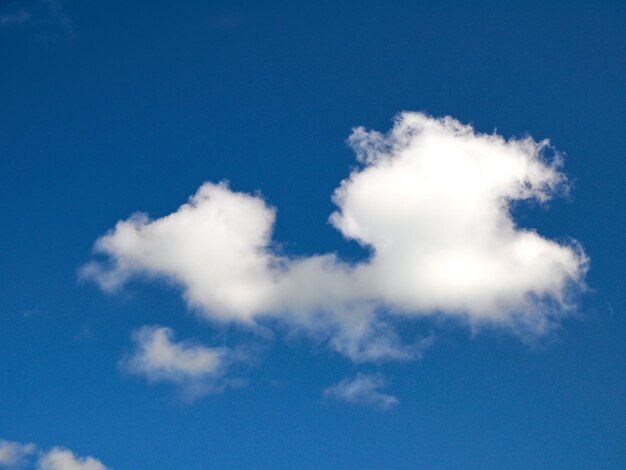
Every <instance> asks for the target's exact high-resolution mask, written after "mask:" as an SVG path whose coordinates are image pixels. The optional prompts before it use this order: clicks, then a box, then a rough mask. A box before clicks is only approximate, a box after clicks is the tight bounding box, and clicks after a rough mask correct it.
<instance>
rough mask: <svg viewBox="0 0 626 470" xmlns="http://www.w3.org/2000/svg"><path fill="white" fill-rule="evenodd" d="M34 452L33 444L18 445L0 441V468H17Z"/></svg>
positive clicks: (17, 443)
mask: <svg viewBox="0 0 626 470" xmlns="http://www.w3.org/2000/svg"><path fill="white" fill-rule="evenodd" d="M35 450H36V446H35V444H20V443H19V442H11V441H5V440H3V439H0V467H6V468H19V467H20V466H22V465H23V464H24V461H25V459H26V458H27V457H28V456H30V455H32V454H33V453H34V452H35Z"/></svg>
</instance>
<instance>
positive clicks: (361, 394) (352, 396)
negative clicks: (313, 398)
mask: <svg viewBox="0 0 626 470" xmlns="http://www.w3.org/2000/svg"><path fill="white" fill-rule="evenodd" d="M384 386H385V379H384V377H383V376H382V375H380V374H362V373H358V374H357V375H356V377H354V378H353V379H343V380H342V381H341V382H339V383H337V384H335V385H333V386H332V387H329V388H327V389H326V390H324V396H325V397H326V398H331V399H333V400H340V401H345V402H346V403H350V404H353V405H363V406H372V407H374V408H378V409H381V410H388V409H390V408H393V407H394V406H396V405H398V404H399V403H400V402H399V401H398V399H397V398H396V397H394V396H393V395H387V394H384V393H381V392H380V391H379V390H380V389H381V388H383V387H384Z"/></svg>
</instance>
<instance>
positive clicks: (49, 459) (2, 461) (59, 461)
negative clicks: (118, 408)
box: [0, 439, 107, 470]
mask: <svg viewBox="0 0 626 470" xmlns="http://www.w3.org/2000/svg"><path fill="white" fill-rule="evenodd" d="M37 455H38V456H39V459H38V460H37V462H36V468H37V469H38V470H107V467H106V466H105V465H104V464H103V463H102V462H100V461H99V460H98V459H95V458H93V457H78V456H76V455H75V454H74V453H73V452H72V451H70V450H68V449H64V448H62V447H54V448H52V449H50V450H49V451H46V452H44V451H42V450H39V449H37V446H36V445H35V444H21V443H19V442H11V441H5V440H2V439H0V467H5V468H13V469H17V468H24V467H25V466H26V465H27V464H28V468H34V467H33V464H34V462H33V460H34V459H35V457H36V456H37Z"/></svg>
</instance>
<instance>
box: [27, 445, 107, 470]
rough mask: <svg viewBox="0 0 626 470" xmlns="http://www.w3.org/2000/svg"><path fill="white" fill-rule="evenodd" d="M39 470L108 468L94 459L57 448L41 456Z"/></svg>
mask: <svg viewBox="0 0 626 470" xmlns="http://www.w3.org/2000/svg"><path fill="white" fill-rule="evenodd" d="M37 468H38V470H107V467H106V466H105V465H104V464H103V463H102V462H100V461H99V460H98V459H95V458H93V457H77V456H76V455H74V453H73V452H72V451H70V450H67V449H63V448H60V447H55V448H54V449H52V450H50V451H49V452H46V453H45V454H43V455H42V456H41V458H40V459H39V462H38V463H37Z"/></svg>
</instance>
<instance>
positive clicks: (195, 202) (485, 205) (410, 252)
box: [81, 113, 587, 361]
mask: <svg viewBox="0 0 626 470" xmlns="http://www.w3.org/2000/svg"><path fill="white" fill-rule="evenodd" d="M349 143H350V145H351V146H352V148H353V149H354V150H355V152H356V154H357V160H358V162H359V165H360V166H359V167H358V168H357V169H355V170H354V171H353V172H352V173H351V174H350V175H349V177H348V178H346V179H345V180H344V181H342V182H341V184H340V185H339V187H338V188H337V189H336V191H335V192H334V194H333V201H334V202H335V204H336V205H337V210H336V212H334V213H333V214H332V215H331V216H330V223H331V224H332V225H333V226H334V227H335V228H336V229H337V230H339V231H340V232H341V233H342V234H343V235H344V237H345V238H347V239H351V240H356V241H357V242H359V243H360V244H361V245H362V246H364V247H366V248H367V249H369V250H370V252H371V256H370V257H369V258H368V259H366V260H364V261H362V262H359V263H347V262H344V261H342V260H341V259H339V258H338V257H337V256H336V255H335V254H332V253H331V254H322V255H316V256H310V257H287V256H284V255H282V254H280V253H279V252H278V251H277V250H276V249H275V244H274V242H273V240H272V230H273V226H274V222H275V218H276V210H275V209H274V208H273V207H270V206H269V205H268V204H267V203H266V202H265V201H264V200H263V198H262V196H260V195H250V194H245V193H240V192H235V191H233V190H231V189H230V188H229V186H228V185H227V184H226V183H219V184H214V183H205V184H203V185H202V186H201V187H200V189H199V190H198V191H197V192H196V194H195V195H193V196H192V197H191V198H190V200H189V201H188V202H187V203H186V204H183V205H182V206H181V207H180V208H179V209H178V210H177V211H176V212H174V213H172V214H170V215H168V216H165V217H162V218H159V219H155V220H153V219H150V218H149V217H148V216H147V215H145V214H135V215H133V216H131V217H130V218H129V219H127V220H122V221H120V222H118V223H117V225H116V226H115V227H114V228H113V229H112V230H111V231H110V232H109V233H107V234H106V235H104V236H103V237H101V238H100V239H98V240H97V242H96V243H95V252H96V253H97V254H98V255H99V256H104V259H102V258H100V259H99V260H98V259H96V260H93V261H91V262H90V263H88V264H87V265H86V266H84V267H83V268H82V270H81V275H82V276H83V277H85V278H90V279H92V280H94V281H96V282H97V283H98V284H99V285H100V286H101V288H102V289H104V290H106V291H115V290H117V289H119V288H120V287H122V286H123V285H124V283H126V282H127V281H128V280H129V279H131V278H136V277H144V278H164V279H167V280H168V281H170V282H171V283H172V284H173V285H176V286H178V287H179V288H181V289H182V292H183V295H184V298H185V300H186V301H187V303H188V304H189V305H190V307H192V308H193V309H194V310H196V311H198V312H200V313H201V314H202V315H204V316H206V317H207V318H211V319H214V320H218V321H227V322H239V323H243V324H248V325H256V324H258V323H259V322H261V321H263V320H264V319H268V318H272V319H279V320H280V321H282V322H284V323H286V324H288V325H290V326H292V327H294V328H302V329H304V330H306V331H309V332H312V333H313V334H316V335H320V334H321V335H325V336H326V337H327V338H328V343H329V344H330V345H331V346H332V347H333V348H335V349H336V350H338V351H340V352H342V353H344V354H345V355H347V356H348V357H351V358H352V359H355V360H357V361H358V360H380V359H410V358H414V357H419V355H420V354H421V351H422V350H423V347H424V345H425V344H428V342H426V343H424V341H423V340H420V339H419V338H416V339H414V340H413V341H408V342H405V341H404V340H403V339H401V338H400V337H399V335H398V334H397V328H396V327H395V323H396V322H397V321H400V320H401V321H406V320H410V319H415V318H418V317H421V318H424V317H425V316H436V317H443V318H458V319H462V320H464V321H466V322H469V323H470V324H471V325H473V326H476V325H495V326H499V327H505V328H508V329H509V330H510V331H513V332H515V333H518V334H521V335H526V336H528V335H530V336H537V335H542V334H544V333H546V332H548V331H550V329H551V328H552V327H553V326H554V325H556V324H558V321H559V320H560V318H561V317H562V316H563V315H565V314H567V312H568V311H569V310H570V308H571V307H572V304H571V294H572V293H574V292H575V291H576V289H577V288H580V287H582V286H583V277H584V274H585V271H586V267H587V257H586V256H585V254H584V252H583V250H582V249H581V247H580V246H579V245H578V244H577V243H576V242H575V241H569V242H563V241H556V240H549V239H547V238H545V237H542V236H541V235H539V234H538V233H537V232H536V231H534V230H531V229H523V228H520V227H518V226H517V225H516V224H515V221H514V220H513V218H512V215H511V210H510V209H511V204H513V203H515V202H516V201H527V200H535V201H538V202H540V203H542V202H545V201H547V200H548V199H550V198H551V197H553V196H555V195H558V194H560V193H561V192H562V191H563V190H564V189H566V187H567V184H566V178H565V176H564V174H563V173H562V172H561V171H560V165H561V158H560V157H559V156H558V155H556V156H555V157H553V158H552V159H551V160H549V159H548V158H547V157H546V153H548V151H549V150H551V149H550V146H549V142H548V141H547V140H544V141H539V142H537V141H535V140H533V139H532V138H530V137H527V138H522V139H514V138H512V139H508V140H506V139H505V138H503V137H501V136H499V135H497V134H481V133H478V132H476V131H475V130H474V129H473V128H472V127H471V126H469V125H465V124H462V123H460V122H459V121H457V120H455V119H453V118H451V117H445V118H433V117H430V116H427V115H425V114H423V113H402V114H400V115H399V116H398V117H397V118H396V120H395V124H394V126H393V128H392V130H391V131H390V132H389V133H388V134H381V133H378V132H375V131H366V130H365V129H363V128H357V129H355V130H354V131H353V133H352V135H351V136H350V138H349Z"/></svg>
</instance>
